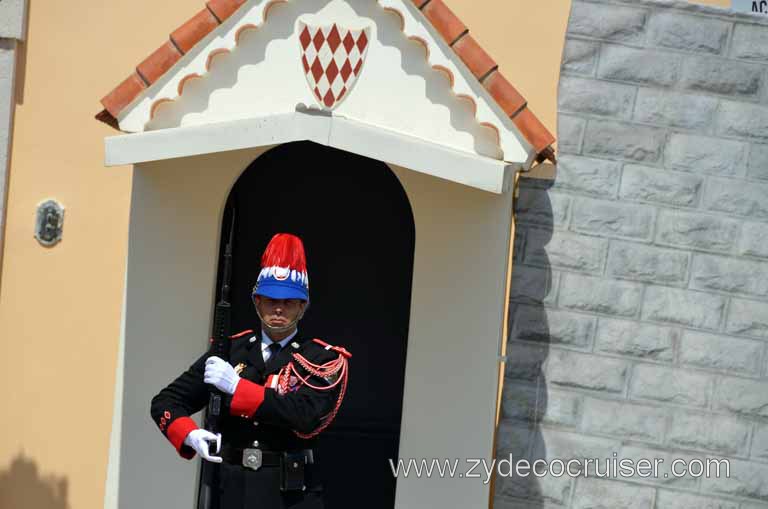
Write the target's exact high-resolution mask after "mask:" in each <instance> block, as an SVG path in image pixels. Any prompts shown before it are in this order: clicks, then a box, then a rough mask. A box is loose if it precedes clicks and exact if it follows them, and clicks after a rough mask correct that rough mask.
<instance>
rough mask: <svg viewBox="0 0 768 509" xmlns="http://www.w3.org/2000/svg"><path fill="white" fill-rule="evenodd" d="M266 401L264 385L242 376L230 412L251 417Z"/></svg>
mask: <svg viewBox="0 0 768 509" xmlns="http://www.w3.org/2000/svg"><path fill="white" fill-rule="evenodd" d="M263 402H264V386H263V385H259V384H255V383H253V382H251V381H250V380H246V379H244V378H241V379H240V381H239V382H238V383H237V389H235V394H234V395H233V396H232V403H231V404H230V405H229V413H230V414H231V415H238V416H240V417H245V418H248V419H250V418H251V417H253V414H255V413H256V410H258V409H259V407H260V406H261V404H262V403H263Z"/></svg>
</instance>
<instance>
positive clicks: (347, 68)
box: [341, 59, 352, 82]
mask: <svg viewBox="0 0 768 509" xmlns="http://www.w3.org/2000/svg"><path fill="white" fill-rule="evenodd" d="M350 74H352V65H351V64H350V63H349V59H347V60H345V61H344V65H343V66H342V68H341V79H343V80H344V81H345V82H346V81H347V79H349V75H350Z"/></svg>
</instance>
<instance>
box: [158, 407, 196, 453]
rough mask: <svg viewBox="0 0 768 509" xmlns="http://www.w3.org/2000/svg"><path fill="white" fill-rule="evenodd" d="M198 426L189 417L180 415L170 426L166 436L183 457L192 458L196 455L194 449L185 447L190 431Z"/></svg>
mask: <svg viewBox="0 0 768 509" xmlns="http://www.w3.org/2000/svg"><path fill="white" fill-rule="evenodd" d="M197 428H198V426H197V423H196V422H195V421H193V420H192V419H190V418H189V417H179V418H178V419H176V420H175V421H173V422H172V423H171V425H170V426H168V431H167V432H166V434H165V436H166V437H168V440H170V442H171V443H172V444H173V446H174V447H175V448H176V451H177V452H178V453H179V454H180V455H181V457H183V458H186V459H191V458H192V457H193V456H194V455H195V451H194V450H193V449H191V448H189V447H184V439H185V438H187V435H189V432H190V431H194V430H196V429H197Z"/></svg>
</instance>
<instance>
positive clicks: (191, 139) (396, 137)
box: [105, 112, 529, 194]
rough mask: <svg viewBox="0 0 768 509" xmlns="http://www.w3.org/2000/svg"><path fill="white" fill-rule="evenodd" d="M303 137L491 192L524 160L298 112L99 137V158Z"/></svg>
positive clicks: (155, 155) (149, 156)
mask: <svg viewBox="0 0 768 509" xmlns="http://www.w3.org/2000/svg"><path fill="white" fill-rule="evenodd" d="M304 140H308V141H313V142H315V143H320V144H322V145H327V146H330V147H335V148H338V149H341V150H346V151H347V152H352V153H355V154H359V155H362V156H366V157H370V158H373V159H378V160H380V161H385V162H387V163H390V164H395V165H397V166H402V167H405V168H409V169H411V170H414V171H418V172H421V173H425V174H427V175H431V176H433V177H438V178H442V179H445V180H449V181H452V182H457V183H459V184H463V185H466V186H470V187H474V188H477V189H481V190H483V191H489V192H491V193H496V194H503V193H506V192H507V191H508V190H509V187H510V182H511V177H512V175H513V173H514V172H515V171H518V170H521V169H524V166H525V165H527V164H528V163H529V162H526V161H520V162H518V163H517V164H510V163H508V162H505V161H499V160H496V159H491V158H489V157H483V156H479V155H476V154H470V153H467V152H463V151H459V150H456V149H453V148H451V147H447V146H443V145H438V144H436V143H432V142H429V141H425V140H421V139H418V138H415V137H413V136H408V135H404V134H401V133H397V132H394V131H389V130H385V129H382V128H381V127H376V126H370V125H366V124H364V123H361V122H357V121H354V120H349V119H346V118H343V117H337V116H330V115H326V114H318V113H304V112H295V113H287V114H278V115H272V116H269V117H263V118H250V119H244V120H232V121H228V122H219V123H212V124H204V125H198V126H188V127H175V128H168V129H161V130H158V131H147V132H144V133H136V134H128V135H121V136H113V137H110V138H106V139H105V150H106V161H105V163H106V165H107V166H119V165H128V164H136V163H145V162H149V161H159V160H164V159H173V158H178V157H187V156H195V155H201V154H211V153H216V152H226V151H230V150H240V149H247V148H254V147H262V146H270V145H277V144H281V143H289V142H293V141H304Z"/></svg>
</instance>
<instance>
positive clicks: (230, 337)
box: [229, 329, 253, 339]
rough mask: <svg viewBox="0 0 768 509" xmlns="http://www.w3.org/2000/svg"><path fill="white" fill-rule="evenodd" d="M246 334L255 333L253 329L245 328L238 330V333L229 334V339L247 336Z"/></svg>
mask: <svg viewBox="0 0 768 509" xmlns="http://www.w3.org/2000/svg"><path fill="white" fill-rule="evenodd" d="M246 334H253V331H252V330H251V329H248V330H244V331H243V332H238V333H237V334H233V335H231V336H229V339H237V338H241V337H243V336H245V335H246Z"/></svg>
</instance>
